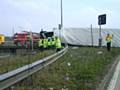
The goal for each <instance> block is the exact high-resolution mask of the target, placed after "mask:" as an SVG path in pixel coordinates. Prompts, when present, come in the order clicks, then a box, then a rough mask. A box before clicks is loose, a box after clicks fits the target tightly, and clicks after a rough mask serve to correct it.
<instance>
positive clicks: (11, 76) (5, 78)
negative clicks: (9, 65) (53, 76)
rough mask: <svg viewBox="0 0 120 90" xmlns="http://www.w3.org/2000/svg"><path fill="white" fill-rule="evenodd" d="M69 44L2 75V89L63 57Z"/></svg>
mask: <svg viewBox="0 0 120 90" xmlns="http://www.w3.org/2000/svg"><path fill="white" fill-rule="evenodd" d="M67 49H68V46H66V47H65V48H64V49H62V50H61V51H59V52H57V53H55V54H53V55H50V56H48V57H45V58H43V59H40V60H38V61H36V62H34V63H32V64H28V65H25V66H23V67H20V68H18V69H16V70H13V71H10V72H8V73H5V74H2V75H0V90H3V89H6V88H8V87H10V86H12V85H13V84H15V83H17V82H19V81H21V80H23V79H25V78H27V77H28V76H30V75H32V74H33V73H35V72H37V71H39V70H40V69H42V68H43V67H45V66H47V65H49V64H51V63H53V62H55V61H56V60H57V59H58V58H60V57H62V56H63V55H64V54H65V53H66V52H67Z"/></svg>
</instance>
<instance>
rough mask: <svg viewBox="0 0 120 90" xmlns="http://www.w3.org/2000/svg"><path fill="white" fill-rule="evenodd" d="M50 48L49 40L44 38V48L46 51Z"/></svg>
mask: <svg viewBox="0 0 120 90" xmlns="http://www.w3.org/2000/svg"><path fill="white" fill-rule="evenodd" d="M47 46H48V39H47V38H44V39H43V48H44V49H46V48H47Z"/></svg>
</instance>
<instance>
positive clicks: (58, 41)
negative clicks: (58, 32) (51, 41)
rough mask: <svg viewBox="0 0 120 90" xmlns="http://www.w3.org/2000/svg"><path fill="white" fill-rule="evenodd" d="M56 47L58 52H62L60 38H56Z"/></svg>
mask: <svg viewBox="0 0 120 90" xmlns="http://www.w3.org/2000/svg"><path fill="white" fill-rule="evenodd" d="M55 47H56V51H60V49H61V48H62V46H61V40H60V39H59V38H58V37H55Z"/></svg>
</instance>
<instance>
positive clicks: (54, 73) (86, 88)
mask: <svg viewBox="0 0 120 90" xmlns="http://www.w3.org/2000/svg"><path fill="white" fill-rule="evenodd" d="M99 51H102V52H103V53H102V54H98V52H99ZM119 54H120V48H113V49H112V51H111V52H107V51H106V48H91V47H80V48H78V49H72V48H71V47H70V48H69V50H68V52H67V53H66V54H65V55H64V56H63V57H62V58H60V59H59V60H57V61H56V62H55V63H53V64H52V65H49V66H47V67H45V68H44V69H42V70H41V71H39V72H37V73H35V74H34V75H32V76H31V78H28V80H24V81H21V82H20V84H17V85H15V87H14V88H15V90H42V89H43V90H50V89H49V88H51V87H52V88H53V90H62V88H68V90H95V89H96V88H97V86H98V84H99V83H100V81H101V80H102V79H103V77H104V76H105V74H106V73H107V71H108V70H109V68H110V65H111V64H112V63H113V62H114V60H115V58H116V57H117V56H118V55H119ZM68 63H71V66H68ZM30 82H31V83H30Z"/></svg>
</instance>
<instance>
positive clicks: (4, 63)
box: [0, 50, 55, 73]
mask: <svg viewBox="0 0 120 90" xmlns="http://www.w3.org/2000/svg"><path fill="white" fill-rule="evenodd" d="M54 52H55V51H54V50H46V51H43V52H39V53H37V54H35V55H31V54H29V55H17V56H11V57H8V58H4V59H0V73H5V72H8V71H11V70H14V69H17V68H19V67H22V66H24V65H27V64H30V63H32V62H35V61H36V60H39V59H41V58H44V57H46V56H48V55H51V54H53V53H54ZM22 53H23V52H22Z"/></svg>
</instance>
